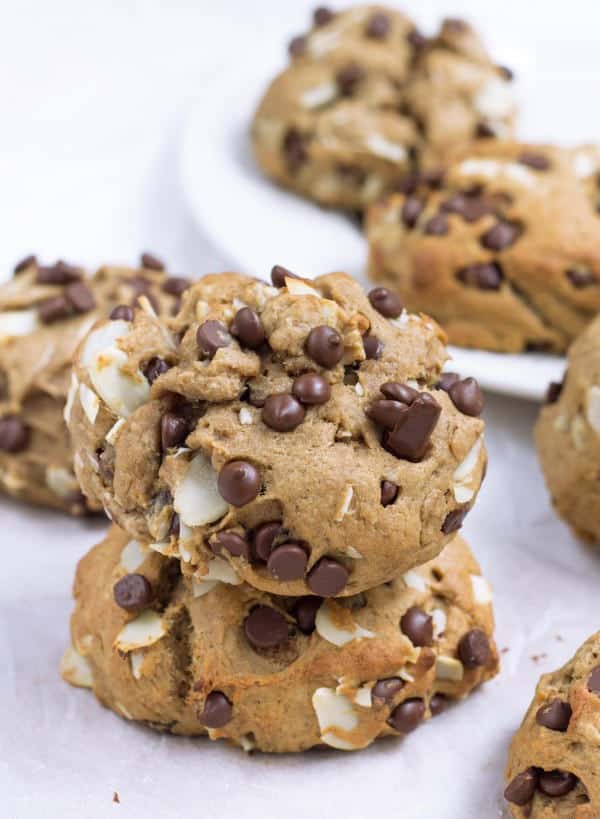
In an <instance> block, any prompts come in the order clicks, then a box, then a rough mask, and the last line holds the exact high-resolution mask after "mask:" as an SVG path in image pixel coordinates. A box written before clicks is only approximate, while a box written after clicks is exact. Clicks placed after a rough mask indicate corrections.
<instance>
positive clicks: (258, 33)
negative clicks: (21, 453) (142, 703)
mask: <svg viewBox="0 0 600 819" xmlns="http://www.w3.org/2000/svg"><path fill="white" fill-rule="evenodd" d="M407 5H408V4H407ZM459 6H460V10H461V11H463V10H464V12H465V13H466V12H467V11H468V10H469V9H470V10H472V11H473V14H472V17H473V18H475V19H477V20H478V21H479V22H480V23H481V24H483V26H484V27H485V30H486V32H487V34H488V37H490V38H491V37H492V36H493V38H494V42H497V46H496V48H495V52H496V53H497V54H498V56H502V58H503V59H505V60H506V62H509V63H510V62H513V63H517V65H518V66H519V67H521V73H522V74H523V73H524V72H525V70H527V77H528V79H527V82H528V86H529V87H530V88H536V90H537V93H536V95H534V96H531V97H530V108H529V109H528V110H529V114H528V115H527V116H526V119H527V117H528V120H531V121H532V122H535V123H538V122H539V126H538V125H536V127H539V129H540V135H541V136H544V135H548V134H550V133H551V131H550V130H548V129H549V128H550V125H549V123H552V124H553V125H554V126H555V130H556V132H557V133H559V132H560V133H559V135H561V136H562V135H563V134H564V135H565V137H573V138H575V139H576V138H585V137H586V136H588V135H589V134H591V133H593V126H594V125H595V118H596V116H597V111H596V108H595V107H594V105H593V104H591V103H590V100H594V99H595V96H594V91H595V90H596V89H595V84H596V81H597V80H596V78H597V76H598V68H599V66H598V62H599V56H598V52H597V48H596V47H595V45H594V39H595V37H596V33H597V31H598V24H599V23H600V17H599V16H598V10H597V7H596V5H592V4H591V3H588V2H584V0H581V1H580V2H577V1H575V2H571V3H570V4H569V7H568V8H569V15H568V16H566V13H565V7H564V4H562V3H558V2H545V3H542V2H541V1H540V0H538V1H537V2H532V3H530V4H527V7H525V5H524V4H523V3H522V2H521V0H519V2H517V0H507V2H500V0H498V2H486V3H485V4H483V3H481V2H476V0H470V2H461V3H460V4H459V3H457V2H435V1H434V0H422V2H421V3H420V4H419V11H420V12H422V19H423V20H424V21H425V22H427V21H432V20H433V19H434V18H435V17H436V16H438V15H439V14H441V13H443V12H445V13H453V12H454V13H456V11H457V10H458V9H459ZM308 7H309V4H308V3H306V2H300V0H296V2H294V3H293V4H291V3H281V2H275V0H269V1H268V0H255V2H253V3H242V2H241V1H240V2H238V3H236V2H233V1H232V0H229V1H228V2H227V0H225V1H223V0H221V2H219V3H215V2H205V1H204V0H201V1H200V2H198V1H197V2H194V3H192V2H191V0H190V2H184V0H173V1H172V2H170V3H169V4H168V5H167V3H166V0H165V2H164V4H161V3H157V2H150V0H146V2H144V3H143V4H142V3H141V2H134V0H119V2H117V0H114V1H113V2H111V1H109V0H105V2H104V3H103V4H102V5H101V7H100V4H83V3H79V2H74V0H53V2H52V3H43V2H41V0H40V1H39V2H37V3H34V2H31V0H23V2H20V3H18V4H17V3H11V4H3V5H2V7H1V8H0V111H1V112H2V125H3V127H2V128H1V129H0V180H1V183H2V184H0V224H1V225H2V240H3V241H2V244H1V245H0V264H1V265H3V266H5V267H8V266H9V265H10V264H11V263H14V261H15V260H16V259H17V258H18V257H19V256H22V255H24V254H25V253H28V252H31V250H38V251H39V252H40V253H41V254H42V255H43V256H44V257H45V258H48V259H51V258H53V257H56V256H58V255H60V256H64V257H65V258H67V259H71V260H73V261H83V262H87V263H90V264H94V263H96V262H100V261H102V260H105V259H114V260H121V261H127V260H131V259H134V258H135V257H136V255H137V253H138V252H139V251H140V250H141V249H142V248H146V247H147V248H149V249H152V250H154V251H155V252H156V253H160V254H163V255H164V256H165V258H166V259H167V260H168V261H169V263H170V267H171V269H173V270H179V271H193V272H196V273H202V272H205V271H208V270H218V269H220V268H223V267H225V266H227V265H228V264H230V263H231V262H232V260H231V259H230V258H228V257H227V256H226V255H225V254H223V253H222V252H218V251H216V250H215V249H212V248H211V245H210V244H209V243H208V242H207V240H206V237H204V236H202V235H201V234H200V233H199V232H198V231H197V230H196V228H195V226H194V223H193V221H192V220H191V219H190V217H189V215H188V212H187V210H186V208H185V206H184V204H183V201H182V196H181V191H180V188H179V184H178V181H177V178H176V160H175V157H176V149H177V147H178V140H179V138H180V123H181V121H182V116H183V112H185V110H186V109H188V108H190V107H191V108H193V107H195V105H196V103H197V102H198V101H200V100H201V99H203V98H204V96H205V94H206V90H207V87H208V86H209V85H211V84H214V85H217V84H218V83H220V82H221V80H222V78H223V74H224V73H226V72H228V71H230V70H231V68H232V66H233V67H235V66H237V65H240V66H241V67H242V70H244V71H246V70H248V72H249V76H250V75H251V73H252V66H251V65H250V63H251V60H252V59H253V58H254V56H255V55H256V56H257V58H259V59H260V60H261V62H262V61H263V59H264V60H265V64H266V60H267V59H268V60H270V61H271V62H272V64H273V66H274V67H275V66H276V65H277V63H278V62H280V61H281V59H282V53H283V50H282V49H281V48H280V46H279V42H280V41H281V39H282V38H283V36H284V35H285V36H286V37H287V36H288V35H289V34H290V33H292V32H294V31H297V30H300V29H301V28H302V27H303V26H304V25H305V21H306V19H307V8H308ZM272 32H275V35H273V34H272ZM274 37H275V38H274ZM277 38H279V39H277ZM569 43H570V46H569V45H568V44H569ZM573 77H577V83H574V82H573V81H572V78H573ZM248 93H249V95H250V94H252V93H253V91H252V90H251V89H249V92H248ZM210 119H211V116H210V114H208V113H207V121H210ZM544 129H546V130H544ZM567 131H568V132H569V133H567ZM225 193H226V195H227V196H229V197H231V198H235V195H236V192H235V190H228V191H226V192H225ZM247 218H248V221H249V222H250V223H253V224H254V225H255V229H256V230H257V231H259V230H261V229H262V230H264V225H265V224H266V223H268V225H269V227H270V230H269V232H267V231H264V235H265V237H266V238H265V245H266V246H268V244H269V242H270V241H271V240H272V239H273V238H274V237H276V236H277V233H278V214H277V211H274V212H265V213H263V212H260V210H259V209H258V208H257V207H255V206H253V207H251V208H250V210H249V211H248V215H247ZM230 228H231V230H232V231H234V228H233V226H232V225H231V224H230ZM300 229H303V226H302V225H301V226H300V227H299V230H300ZM304 235H306V236H307V239H306V241H307V244H309V243H310V237H309V236H308V234H306V233H305V234H304ZM272 261H273V260H271V259H269V266H270V265H271V264H272ZM276 261H281V262H283V263H285V259H277V260H276ZM316 263H317V262H316V261H315V264H316ZM486 416H487V421H488V424H489V432H488V444H489V448H490V470H489V475H488V478H487V482H486V485H485V487H484V490H483V492H482V496H481V498H480V500H479V502H478V505H477V507H476V509H475V510H474V511H473V513H472V514H471V515H470V516H469V518H468V520H467V524H466V526H465V533H466V534H467V535H468V537H469V539H470V540H471V542H472V543H473V545H474V546H475V549H476V551H477V554H478V556H479V558H480V560H481V563H482V564H483V567H484V569H485V571H486V574H487V576H488V578H489V579H490V580H491V581H492V583H493V585H494V587H495V600H496V614H497V620H498V641H499V645H500V646H501V647H502V646H504V647H509V651H508V652H507V653H506V654H505V655H503V661H504V668H503V671H502V674H501V676H500V678H499V679H498V680H496V681H495V682H493V683H492V684H490V685H488V686H486V687H485V688H483V689H482V690H481V691H480V692H478V693H477V694H476V695H475V696H473V697H472V698H471V699H469V700H467V701H466V702H465V703H463V704H461V705H459V706H458V707H456V708H454V709H453V710H451V711H450V712H448V713H447V714H445V715H442V716H440V717H438V718H436V719H435V720H433V721H432V722H430V723H429V724H427V725H425V726H422V727H421V728H420V729H419V730H418V731H417V732H415V733H414V734H412V735H411V736H410V737H408V738H407V739H406V741H400V742H396V741H387V742H381V743H378V744H377V743H376V744H375V745H374V746H372V748H370V749H369V750H367V751H365V752H361V753H359V754H354V755H348V754H343V753H341V752H339V753H336V752H333V751H331V752H324V753H311V754H306V755H302V756H296V757H294V756H286V757H281V758H275V757H265V756H261V755H256V756H253V757H246V756H245V755H244V754H243V753H242V752H240V751H238V750H235V749H230V748H228V747H225V746H223V745H218V744H213V743H209V742H208V741H195V742H193V741H188V740H184V739H181V738H176V737H164V736H159V735H156V734H154V733H152V732H150V731H149V730H147V729H144V728H141V727H138V726H135V725H131V724H129V723H127V722H125V721H124V720H121V719H119V718H117V717H116V716H114V715H113V714H111V713H110V712H108V711H106V710H105V709H103V708H101V707H100V706H99V705H98V704H97V703H96V702H95V700H94V698H93V697H92V696H91V695H90V693H89V692H87V691H80V690H75V689H72V688H70V687H69V686H67V685H65V684H63V683H62V682H61V680H60V679H59V677H58V674H57V671H56V669H57V667H58V663H59V660H60V657H61V654H62V651H63V649H64V647H65V645H66V643H67V639H68V616H69V613H70V611H71V600H70V587H71V582H72V576H73V570H74V565H75V562H76V560H77V559H78V558H79V557H80V556H81V555H83V554H84V552H85V551H86V549H87V548H88V547H89V546H91V545H92V544H93V543H94V542H96V541H97V540H98V539H99V537H100V535H101V531H102V529H103V526H102V525H100V524H90V523H87V524H86V523H82V522H78V521H71V520H67V519H65V518H63V517H60V516H58V515H54V514H50V513H44V512H41V511H36V510H32V509H28V508H25V507H21V506H19V505H17V504H14V503H11V502H10V501H8V500H2V499H0V545H1V547H2V554H3V564H2V572H1V573H0V656H1V657H2V662H1V663H0V702H1V703H2V731H1V732H0V795H1V796H0V815H1V816H2V819H4V817H7V819H82V817H85V819H104V817H122V819H148V817H152V819H180V817H187V816H190V817H196V816H198V817H202V819H213V818H214V819H221V817H226V819H229V817H231V818H232V819H233V817H244V819H271V817H273V818H274V817H277V819H282V818H283V819H306V817H307V816H319V817H320V816H324V815H328V816H340V817H344V819H365V817H369V816H373V817H379V816H386V817H387V816H390V814H393V816H394V817H398V819H422V817H426V819H459V817H460V819H493V817H496V816H498V815H499V811H500V805H501V801H500V796H499V795H500V791H501V772H502V769H503V765H504V759H505V752H506V745H507V742H508V738H509V734H510V733H511V732H512V731H513V730H514V728H515V727H516V725H517V724H518V722H519V720H520V718H521V716H522V714H523V711H524V709H525V707H526V705H527V703H528V702H529V700H530V697H531V694H532V691H533V686H534V683H535V680H536V679H537V676H538V674H539V673H541V672H542V671H546V670H549V669H551V668H553V667H556V666H557V665H558V664H559V663H561V662H563V661H564V660H566V659H567V658H568V657H569V656H570V655H571V654H572V652H573V650H574V649H575V648H576V646H577V645H578V644H579V643H580V642H581V641H582V640H583V639H584V638H585V637H587V636H588V635H589V634H590V633H591V632H592V631H593V630H594V629H595V628H597V627H598V621H597V618H596V617H595V616H594V615H595V614H596V612H597V608H598V607H597V579H596V578H597V576H598V571H599V570H600V566H599V565H598V556H597V555H593V554H592V553H591V552H589V551H587V550H585V549H584V548H583V547H581V546H579V545H577V544H576V543H575V542H574V541H573V539H572V538H571V537H570V535H569V534H568V532H567V530H566V529H565V527H564V526H563V525H562V524H561V523H559V522H558V521H557V520H556V519H555V518H554V516H553V514H552V511H551V509H550V506H549V502H548V498H547V495H546V492H545V490H544V488H543V486H542V481H541V476H540V474H539V470H538V467H537V464H536V460H535V456H534V453H533V448H532V444H531V434H530V433H531V425H532V423H533V420H534V417H535V410H534V408H533V407H532V406H531V405H528V404H525V403H520V402H517V401H508V400H506V399H501V398H493V399H490V400H489V403H488V409H487V412H486ZM559 634H560V635H561V636H562V638H563V641H558V640H557V639H556V636H557V635H559ZM544 653H546V654H547V656H546V657H542V659H540V660H539V661H538V662H537V663H536V662H534V661H533V660H532V659H531V656H532V655H534V654H535V655H542V654H544ZM115 790H116V791H117V792H118V793H119V797H120V800H121V802H120V804H115V803H113V802H112V798H113V792H114V791H115Z"/></svg>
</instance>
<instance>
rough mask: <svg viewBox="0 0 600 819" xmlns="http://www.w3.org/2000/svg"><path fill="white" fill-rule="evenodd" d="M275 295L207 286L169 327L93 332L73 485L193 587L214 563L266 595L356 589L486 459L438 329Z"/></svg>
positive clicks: (429, 532)
mask: <svg viewBox="0 0 600 819" xmlns="http://www.w3.org/2000/svg"><path fill="white" fill-rule="evenodd" d="M273 280H274V281H275V282H276V283H277V284H278V285H280V286H279V287H271V286H269V285H267V284H265V283H264V282H261V281H258V280H255V279H251V278H249V277H246V276H242V275H239V274H235V273H224V274H220V275H219V274H217V275H210V276H206V277H204V278H203V279H201V280H200V281H199V282H198V283H196V284H194V285H193V286H192V287H191V288H190V289H189V290H188V291H187V292H186V293H185V294H184V297H183V305H182V309H181V312H180V313H179V315H178V316H177V317H176V318H175V319H174V320H172V321H162V320H160V319H157V318H156V317H155V316H152V315H149V314H147V313H146V312H144V311H142V310H138V311H136V314H135V318H134V321H133V322H127V321H104V322H102V323H100V324H99V325H97V326H96V328H95V329H94V330H93V331H92V332H91V333H90V334H89V335H88V337H87V339H86V340H85V341H84V342H83V343H82V345H81V347H80V350H79V353H78V355H77V357H76V365H75V376H76V379H77V382H78V384H80V385H81V387H80V390H81V389H84V390H89V391H91V392H92V393H93V395H95V396H96V397H97V398H98V402H99V409H98V412H97V414H96V415H95V417H94V418H93V419H91V418H90V417H89V416H88V414H87V413H86V412H85V408H84V407H83V406H82V404H81V402H80V401H74V402H73V404H72V408H71V413H70V430H71V433H72V435H73V440H74V442H75V445H76V448H77V451H78V453H80V455H81V458H80V459H78V461H77V463H76V469H77V476H78V479H79V480H80V482H81V486H82V488H83V491H84V492H85V493H86V495H88V496H89V497H91V498H96V499H98V500H101V501H102V503H103V504H104V506H105V509H106V511H107V513H108V515H109V516H110V517H111V519H112V520H114V521H115V522H116V523H118V524H119V525H120V526H121V527H122V528H124V529H125V530H126V531H128V532H129V533H130V534H131V535H132V536H133V537H136V538H138V539H139V540H141V541H143V542H149V541H154V542H155V543H156V544H157V548H159V549H160V550H161V551H163V552H164V553H165V554H168V555H171V556H178V557H180V558H181V559H182V561H183V567H184V572H185V573H193V574H194V575H195V576H196V578H198V579H199V578H203V577H204V576H205V574H206V572H207V571H210V559H211V558H212V557H213V556H214V555H215V554H217V555H222V556H223V557H225V558H226V559H227V560H228V561H229V562H230V563H231V565H232V567H233V568H234V570H235V571H236V572H237V573H238V574H239V576H240V578H243V579H244V580H246V581H247V582H248V583H250V585H252V586H255V587H256V588H260V589H263V590H265V591H268V592H271V593H273V594H283V595H302V594H310V593H313V594H319V595H323V596H336V595H352V594H356V593H357V592H359V591H362V590H364V589H366V588H371V587H372V586H375V585H378V584H380V583H383V582H385V581H386V580H389V579H390V578H392V577H395V576H396V575H398V574H399V573H400V572H403V571H406V570H407V569H409V568H411V567H412V566H414V565H418V564H420V563H423V562H424V561H426V560H429V559H430V558H432V557H434V556H435V555H436V554H438V553H439V552H440V551H441V549H442V548H443V546H444V545H445V543H447V542H448V540H449V539H450V537H451V536H452V535H453V534H454V532H455V531H456V530H457V529H458V528H459V527H460V526H461V524H462V521H463V519H464V516H465V514H466V513H467V512H468V510H469V509H470V507H471V505H472V504H473V502H474V500H475V496H476V493H477V491H478V489H479V485H480V483H481V480H482V475H483V470H484V466H485V460H486V455H485V449H484V447H483V443H482V432H483V422H482V421H481V420H480V418H479V417H478V415H479V413H480V411H481V408H482V396H481V392H480V390H479V387H478V385H477V383H476V382H475V381H474V380H473V379H465V380H463V381H460V380H458V377H457V376H455V377H454V378H452V377H451V376H448V377H445V378H444V380H443V382H442V383H441V384H440V383H439V379H440V372H441V369H442V366H443V364H444V361H445V359H446V350H445V347H444V344H443V336H442V335H441V334H440V331H439V328H438V327H437V325H436V324H435V323H434V322H432V321H431V320H430V319H428V318H427V317H423V316H415V315H408V314H407V313H406V312H404V311H402V308H401V305H400V304H399V302H398V301H397V299H396V298H395V297H394V296H393V294H391V293H389V292H388V291H386V290H385V289H376V290H374V291H371V293H370V294H369V297H367V295H366V294H365V293H364V292H363V290H362V289H361V287H360V286H359V285H358V284H357V283H356V282H355V281H354V280H353V279H351V278H350V277H349V276H347V275H345V274H343V273H334V274H330V275H327V276H322V277H321V278H318V279H316V280H315V281H311V282H308V281H305V280H303V279H299V278H295V277H293V274H290V273H289V271H285V270H284V269H283V268H280V267H275V268H274V269H273ZM374 305H375V306H374ZM152 362H160V364H161V367H162V368H163V369H164V370H165V371H164V372H163V373H162V374H161V375H159V376H158V377H157V378H156V379H155V380H154V381H153V383H149V381H148V379H147V377H146V375H145V374H147V372H148V368H149V367H150V366H151V365H152Z"/></svg>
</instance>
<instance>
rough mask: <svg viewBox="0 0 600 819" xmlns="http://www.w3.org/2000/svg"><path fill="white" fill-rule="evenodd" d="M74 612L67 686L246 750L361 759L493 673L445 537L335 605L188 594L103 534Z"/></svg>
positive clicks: (155, 564)
mask: <svg viewBox="0 0 600 819" xmlns="http://www.w3.org/2000/svg"><path fill="white" fill-rule="evenodd" d="M215 560H216V561H220V562H221V563H222V564H223V565H222V567H221V570H222V571H223V577H224V578H225V580H226V581H227V579H229V580H235V577H229V578H227V569H228V566H227V564H226V563H224V561H222V560H221V559H220V558H215ZM75 600H76V608H75V612H74V614H73V617H72V620H71V634H72V644H73V647H72V648H71V649H69V650H68V651H67V652H66V654H65V657H64V659H63V662H62V667H61V670H62V673H63V676H64V677H65V679H66V680H67V681H68V682H71V683H73V684H74V685H79V686H84V687H89V688H92V689H93V690H94V693H95V694H96V696H97V697H98V699H99V700H100V701H101V702H102V703H103V704H104V705H106V706H108V707H109V708H111V709H112V710H114V711H115V712H116V713H118V714H119V715H121V716H124V717H126V718H127V719H132V720H141V721H143V722H146V723H147V724H149V725H151V726H152V727H153V728H157V729H159V730H164V731H169V732H171V733H173V734H183V735H199V734H204V733H208V736H209V737H210V738H211V739H221V738H223V739H229V740H230V741H233V742H234V743H236V744H238V745H241V746H242V747H243V748H244V750H251V749H253V748H258V749H261V750H263V751H272V752H286V751H301V750H304V749H307V748H310V747H312V746H314V745H328V746H331V747H334V748H339V749H342V750H356V749H359V748H364V747H366V746H367V745H369V744H370V743H371V742H372V741H373V740H374V739H375V738H377V737H378V736H385V735H399V734H400V735H403V734H406V733H409V732H410V731H412V730H414V729H415V728H416V727H417V726H418V725H419V723H420V722H422V721H423V720H425V719H428V718H429V717H430V716H434V715H436V714H438V713H439V712H440V711H442V710H443V709H444V708H445V707H446V706H447V705H449V704H450V703H451V702H452V701H453V700H455V699H459V698H462V697H464V696H466V695H467V694H468V693H469V692H470V691H471V690H472V689H473V688H475V687H476V686H477V685H479V684H480V683H481V682H483V681H485V680H487V679H489V678H491V677H493V676H494V675H495V674H496V672H497V669H498V657H497V653H496V648H495V645H494V641H493V638H492V631H493V614H492V606H491V592H490V588H489V586H488V584H487V582H486V581H485V580H484V578H482V577H481V575H480V573H479V567H478V566H477V563H476V561H475V559H474V558H473V555H472V554H471V552H470V550H469V548H468V546H467V545H466V544H465V542H464V541H463V540H461V539H460V538H459V537H456V538H455V539H454V540H453V541H452V542H451V543H450V544H449V545H448V546H447V547H446V548H445V550H444V551H443V552H442V554H441V555H439V556H438V557H437V558H436V559H435V560H432V561H431V562H429V563H426V564H425V565H423V566H420V567H419V568H418V569H415V570H412V571H410V572H408V573H407V574H406V575H405V576H404V578H402V577H399V578H397V579H395V580H393V581H391V582H390V583H388V584H385V585H383V586H380V587H378V588H375V589H371V590H370V591H368V592H365V593H364V594H359V595H357V596H355V597H349V598H344V599H343V600H335V601H334V600H323V599H321V598H318V597H303V598H300V599H298V598H282V597H275V596H271V595H268V594H265V593H264V592H260V591H257V590H256V589H254V588H252V587H251V586H248V585H247V584H245V583H242V584H239V585H229V584H228V583H227V582H219V581H215V583H214V584H213V585H212V586H211V585H210V584H209V585H208V586H207V585H206V584H204V585H202V584H200V585H198V584H196V583H194V581H193V580H190V579H189V578H185V577H184V576H182V575H181V574H180V573H179V562H178V561H176V560H173V559H169V558H166V557H164V556H162V555H160V554H158V553H156V552H154V551H152V550H151V549H149V548H148V547H144V546H141V545H140V544H139V543H138V542H136V541H129V538H128V536H127V535H126V534H125V533H124V532H122V531H121V530H119V529H118V528H117V527H116V526H113V527H112V529H111V530H110V531H109V533H108V536H107V538H106V540H105V541H104V542H103V543H101V544H100V545H99V546H96V547H95V548H94V549H92V551H91V552H89V554H88V555H87V556H86V557H84V558H83V560H82V561H81V562H80V564H79V567H78V570H77V578H76V581H75Z"/></svg>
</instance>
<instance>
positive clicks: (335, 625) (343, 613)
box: [315, 600, 375, 646]
mask: <svg viewBox="0 0 600 819" xmlns="http://www.w3.org/2000/svg"><path fill="white" fill-rule="evenodd" d="M336 620H337V621H338V622H336ZM315 626H316V629H317V633H318V634H319V635H320V636H321V637H322V638H323V639H324V640H327V641H328V642H329V643H333V645H335V646H344V645H346V643H350V642H352V640H360V639H363V638H370V637H375V634H374V632H372V631H369V630H368V629H366V628H363V627H362V626H359V624H358V623H355V622H354V620H353V619H352V615H351V614H350V612H349V611H348V609H345V608H342V606H340V605H339V604H338V603H334V602H333V601H330V600H325V602H324V603H323V604H322V605H321V607H320V608H319V610H318V611H317V616H316V617H315Z"/></svg>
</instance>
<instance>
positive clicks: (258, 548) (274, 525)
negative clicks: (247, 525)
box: [252, 520, 283, 563]
mask: <svg viewBox="0 0 600 819" xmlns="http://www.w3.org/2000/svg"><path fill="white" fill-rule="evenodd" d="M282 530H283V527H282V525H281V521H280V520H272V521H269V522H268V523H261V525H260V526H259V527H258V528H257V529H256V530H255V531H254V537H253V539H252V547H253V552H254V556H255V557H256V558H258V559H259V560H264V562H265V563H266V562H267V560H268V559H269V555H270V554H271V551H272V549H273V543H274V542H275V538H276V537H277V536H278V535H279V534H280V532H281V531H282Z"/></svg>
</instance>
